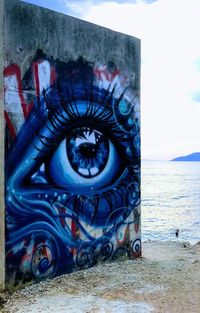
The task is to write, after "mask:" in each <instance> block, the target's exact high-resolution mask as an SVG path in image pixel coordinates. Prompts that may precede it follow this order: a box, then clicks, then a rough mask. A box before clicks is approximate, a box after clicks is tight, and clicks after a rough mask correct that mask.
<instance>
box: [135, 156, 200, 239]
mask: <svg viewBox="0 0 200 313" xmlns="http://www.w3.org/2000/svg"><path fill="white" fill-rule="evenodd" d="M141 188H142V190H141V191H142V193H141V199H142V201H141V209H142V213H141V223H142V224H141V228H142V241H148V240H170V241H171V240H172V241H173V240H179V241H185V242H189V243H190V244H195V243H197V242H198V241H200V162H172V161H142V184H141ZM177 230H179V236H178V238H177V237H176V235H175V234H176V231H177Z"/></svg>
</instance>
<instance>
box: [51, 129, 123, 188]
mask: <svg viewBox="0 0 200 313" xmlns="http://www.w3.org/2000/svg"><path fill="white" fill-rule="evenodd" d="M122 170H123V166H122V162H121V161H120V157H119V153H118V151H117V149H116V147H115V145H114V144H113V143H112V142H111V140H109V139H107V138H106V136H105V135H104V134H102V133H101V132H100V131H98V130H95V129H93V128H90V127H87V128H86V127H79V128H76V129H74V130H72V131H71V133H70V134H69V136H67V138H66V139H65V140H63V141H62V142H61V144H60V145H59V147H58V148H57V150H56V151H55V152H54V154H53V156H52V158H51V160H50V161H49V162H48V164H46V171H47V173H48V175H49V177H50V179H51V180H52V181H53V182H54V184H55V185H57V186H59V187H63V188H67V189H69V190H74V188H75V189H76V191H79V189H80V190H81V192H83V191H88V190H90V189H93V188H94V189H100V188H104V187H106V186H108V185H111V184H113V183H114V182H115V181H116V180H117V178H118V177H119V176H120V174H121V173H122Z"/></svg>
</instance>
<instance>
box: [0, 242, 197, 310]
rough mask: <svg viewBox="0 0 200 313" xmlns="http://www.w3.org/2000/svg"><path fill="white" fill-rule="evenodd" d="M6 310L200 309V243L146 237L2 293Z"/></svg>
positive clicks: (0, 300) (0, 301) (0, 299)
mask: <svg viewBox="0 0 200 313" xmlns="http://www.w3.org/2000/svg"><path fill="white" fill-rule="evenodd" d="M0 312H1V313H39V312H42V313H49V312H55V313H68V312H70V313H96V312H98V313H115V312H119V313H129V312H130V313H132V312H135V313H149V312H158V313H161V312H162V313H165V312H166V313H173V312H181V313H183V312H185V313H186V312H187V313H188V312H193V313H200V244H196V245H194V246H190V245H189V244H188V243H180V242H145V243H143V258H141V259H137V260H133V261H131V260H128V261H121V262H119V261H117V262H116V261H115V262H112V263H104V264H100V265H98V266H96V267H93V268H90V269H87V270H82V271H79V272H75V273H72V274H69V275H63V276H60V277H57V278H55V279H53V280H49V281H45V282H41V283H38V284H34V285H31V286H28V287H26V288H24V289H23V290H20V291H17V292H14V293H13V294H11V295H9V294H2V295H0Z"/></svg>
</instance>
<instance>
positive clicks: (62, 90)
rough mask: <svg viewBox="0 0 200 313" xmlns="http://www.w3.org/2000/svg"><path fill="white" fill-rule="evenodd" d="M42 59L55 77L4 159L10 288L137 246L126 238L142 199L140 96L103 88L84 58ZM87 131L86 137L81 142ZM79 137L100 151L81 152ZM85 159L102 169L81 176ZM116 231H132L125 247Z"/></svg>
mask: <svg viewBox="0 0 200 313" xmlns="http://www.w3.org/2000/svg"><path fill="white" fill-rule="evenodd" d="M40 57H41V56H40ZM43 58H44V59H46V60H48V61H49V62H51V64H52V66H54V67H55V69H56V73H57V80H56V81H55V82H54V83H53V84H52V85H51V86H49V88H47V89H46V90H43V93H42V94H41V95H40V97H39V98H38V97H37V98H36V99H35V105H34V108H33V109H32V112H31V113H30V115H29V117H28V118H27V120H26V121H25V123H24V125H23V127H22V128H21V130H20V133H19V134H18V136H17V139H16V141H15V142H14V145H13V146H12V148H11V149H10V151H9V155H8V158H7V160H6V163H7V164H6V213H7V215H6V269H7V286H20V285H22V284H24V283H26V282H28V281H38V280H42V279H45V278H47V277H54V276H56V275H60V274H63V273H69V272H71V271H73V270H76V269H81V268H87V267H90V266H92V265H94V264H96V263H97V262H98V261H100V260H101V261H106V260H110V259H112V257H113V258H116V256H117V255H118V254H120V253H121V252H120V253H119V252H118V253H117V251H118V249H119V248H120V247H121V250H119V251H123V252H124V251H125V254H126V255H127V257H132V256H133V254H131V253H132V252H134V253H135V252H137V254H138V252H139V250H138V249H139V248H138V243H136V244H135V243H133V245H132V247H131V245H130V240H131V239H132V238H130V236H132V237H134V234H133V235H130V233H131V231H130V229H131V227H132V225H133V224H134V215H133V211H137V210H138V207H139V204H140V136H139V119H138V117H137V116H136V111H135V107H136V98H135V97H133V100H131V101H132V102H128V100H127V99H126V98H125V96H124V95H125V92H126V91H125V90H123V92H122V93H121V95H120V97H116V96H115V86H114V87H113V88H112V90H110V89H105V88H103V87H102V88H100V87H99V86H98V79H96V78H95V75H94V72H93V67H92V66H91V65H90V64H88V63H87V62H85V61H83V60H82V59H80V60H78V61H76V62H71V61H70V62H68V63H67V64H65V63H62V62H60V61H53V60H50V59H47V58H46V57H45V56H43ZM30 69H31V66H30ZM29 75H31V74H30V70H29V71H28V72H27V74H26V75H25V77H26V80H27V77H28V79H29V80H30V82H31V81H33V79H32V78H31V77H29ZM133 94H134V92H133ZM85 129H88V131H89V133H90V136H87V138H85V139H84V138H83V137H84V136H83V130H84V131H85ZM77 130H81V132H82V134H80V133H78V131H77ZM94 133H95V134H100V135H99V138H100V139H101V143H100V144H99V145H97V143H96V141H95V140H96V138H97V137H98V136H96V137H95V136H94ZM70 136H71V137H70ZM92 136H93V137H92ZM77 142H79V143H80V142H81V144H82V142H83V143H85V142H86V143H87V147H86V148H87V149H91V147H92V148H95V149H96V150H95V151H93V152H92V153H93V155H92V156H91V155H90V154H91V151H90V150H87V151H86V150H83V149H82V150H81V151H83V152H81V153H82V154H80V151H78V152H77V150H76V149H78V148H77V147H79V146H78V143H77ZM91 142H92V146H89V145H90V144H91ZM109 142H110V146H109ZM70 145H71V146H70ZM60 147H62V149H61V148H60ZM63 147H64V148H63ZM110 147H111V148H110ZM112 147H113V148H112ZM86 148H85V149H86ZM75 150H76V152H75ZM88 151H89V152H88ZM77 153H79V154H80V155H79V157H80V159H79V161H77ZM101 153H102V156H101ZM72 154H73V155H74V154H75V156H76V161H74V159H73V155H72ZM100 157H102V159H100ZM83 158H84V162H83ZM74 162H75V163H74ZM80 164H82V165H81V166H82V167H81V168H82V173H87V172H84V171H83V170H84V168H83V167H84V166H85V168H86V170H88V169H89V171H90V170H91V168H96V171H98V172H96V173H95V172H94V173H95V174H94V175H92V174H90V175H83V174H82V175H79V172H78V167H79V165H80ZM76 169H77V170H76ZM93 171H94V170H93ZM88 173H89V172H88ZM90 173H91V171H90ZM79 176H80V177H79ZM87 176H89V177H87ZM132 228H133V227H132ZM119 229H125V230H127V231H126V233H125V231H124V234H126V236H125V235H124V236H125V237H124V239H123V240H122V241H120V242H123V244H120V243H119V241H118V240H117V239H116V238H117V234H118V230H119ZM127 234H128V235H127ZM121 245H122V246H121ZM122 248H123V249H122ZM132 249H133V251H132Z"/></svg>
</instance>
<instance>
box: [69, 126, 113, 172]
mask: <svg viewBox="0 0 200 313" xmlns="http://www.w3.org/2000/svg"><path fill="white" fill-rule="evenodd" d="M67 147H68V149H67V155H68V158H69V162H70V164H71V166H72V168H73V169H74V170H75V171H76V172H77V173H78V174H79V175H81V176H83V177H86V178H90V177H95V176H97V175H99V174H100V173H101V172H102V171H103V169H104V168H105V166H106V164H107V161H108V156H109V142H108V140H107V139H106V138H105V136H104V135H103V134H102V133H100V132H99V131H97V130H93V129H91V128H77V129H75V130H74V131H73V132H72V134H71V135H70V136H69V138H68V139H67Z"/></svg>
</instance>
